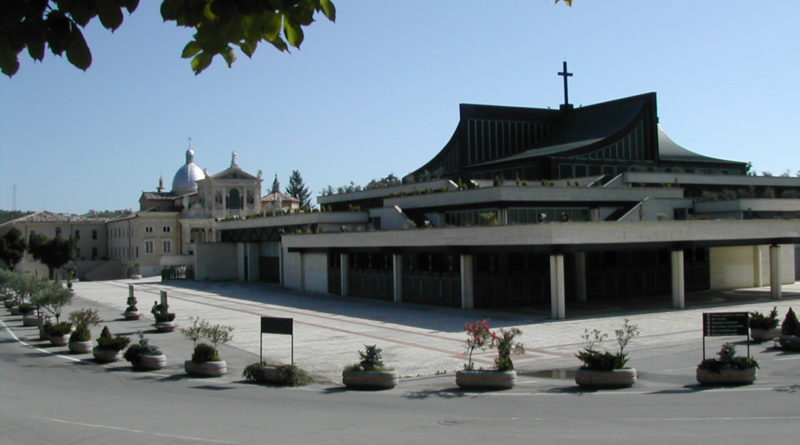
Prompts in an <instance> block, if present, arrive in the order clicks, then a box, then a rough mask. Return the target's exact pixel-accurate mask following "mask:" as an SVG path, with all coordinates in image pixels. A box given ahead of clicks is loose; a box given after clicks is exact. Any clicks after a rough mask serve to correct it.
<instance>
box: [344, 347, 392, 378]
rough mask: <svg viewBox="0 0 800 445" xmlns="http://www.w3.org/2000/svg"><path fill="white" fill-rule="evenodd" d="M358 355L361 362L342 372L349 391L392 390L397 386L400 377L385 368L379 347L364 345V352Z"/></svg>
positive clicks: (390, 369) (359, 352)
mask: <svg viewBox="0 0 800 445" xmlns="http://www.w3.org/2000/svg"><path fill="white" fill-rule="evenodd" d="M358 355H359V356H360V357H361V361H360V362H359V363H355V364H353V365H350V366H347V367H346V368H344V371H342V383H344V385H345V386H346V387H347V388H348V389H391V388H394V387H395V386H397V383H398V381H399V380H400V375H399V374H398V373H397V371H395V370H394V369H392V368H388V367H386V366H384V364H383V359H382V357H381V349H380V348H378V347H377V345H371V346H370V345H364V351H358Z"/></svg>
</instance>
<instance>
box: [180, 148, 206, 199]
mask: <svg viewBox="0 0 800 445" xmlns="http://www.w3.org/2000/svg"><path fill="white" fill-rule="evenodd" d="M205 178H206V174H205V173H203V169H201V168H200V167H198V166H197V164H195V163H194V150H192V149H191V148H190V149H188V150H186V164H184V165H183V167H181V168H179V169H178V171H177V172H175V177H174V178H173V179H172V193H174V194H176V195H182V194H184V193H189V192H192V191H195V190H197V181H199V180H201V179H205Z"/></svg>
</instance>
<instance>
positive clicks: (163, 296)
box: [161, 290, 168, 307]
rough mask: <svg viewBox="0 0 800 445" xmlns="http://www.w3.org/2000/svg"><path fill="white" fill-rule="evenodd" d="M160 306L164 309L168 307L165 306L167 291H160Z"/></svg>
mask: <svg viewBox="0 0 800 445" xmlns="http://www.w3.org/2000/svg"><path fill="white" fill-rule="evenodd" d="M161 305H162V306H164V307H168V305H167V291H165V290H162V291H161Z"/></svg>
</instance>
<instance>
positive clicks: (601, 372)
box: [575, 319, 639, 389]
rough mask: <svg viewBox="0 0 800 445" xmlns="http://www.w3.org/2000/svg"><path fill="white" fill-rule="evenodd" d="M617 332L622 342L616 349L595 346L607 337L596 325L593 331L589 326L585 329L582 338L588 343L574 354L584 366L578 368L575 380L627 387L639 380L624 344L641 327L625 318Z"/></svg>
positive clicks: (587, 385) (589, 386)
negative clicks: (629, 364) (608, 349)
mask: <svg viewBox="0 0 800 445" xmlns="http://www.w3.org/2000/svg"><path fill="white" fill-rule="evenodd" d="M614 333H615V334H616V337H617V345H618V346H619V352H616V353H613V352H610V351H600V350H598V349H595V347H596V346H597V345H598V344H600V343H602V342H603V341H604V340H605V339H606V338H608V334H605V333H602V332H600V331H598V330H597V329H594V330H592V331H591V332H590V331H589V330H588V329H586V330H585V331H584V333H583V336H582V338H583V340H584V341H585V342H586V343H587V345H586V346H585V347H584V348H583V350H582V351H580V352H578V353H577V354H575V357H577V358H578V360H580V361H581V362H583V366H581V367H580V368H578V370H576V371H575V383H577V384H578V386H580V387H581V388H586V389H612V388H628V387H630V386H633V384H634V383H636V379H637V374H636V368H629V367H627V366H626V365H627V363H628V355H627V354H626V353H625V347H626V346H628V343H629V342H630V341H631V339H633V338H634V337H636V336H637V335H639V328H638V326H636V325H633V324H630V322H629V321H628V319H625V323H624V324H623V326H622V329H617V330H615V331H614Z"/></svg>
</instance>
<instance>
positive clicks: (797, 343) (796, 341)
mask: <svg viewBox="0 0 800 445" xmlns="http://www.w3.org/2000/svg"><path fill="white" fill-rule="evenodd" d="M778 343H780V344H781V347H782V348H784V349H789V350H792V351H800V335H786V334H781V335H780V336H779V337H778Z"/></svg>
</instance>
